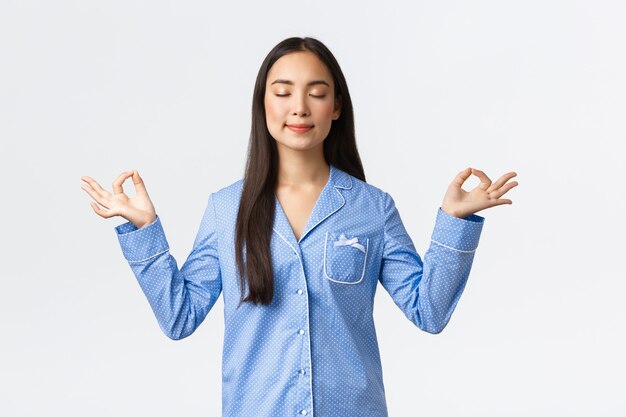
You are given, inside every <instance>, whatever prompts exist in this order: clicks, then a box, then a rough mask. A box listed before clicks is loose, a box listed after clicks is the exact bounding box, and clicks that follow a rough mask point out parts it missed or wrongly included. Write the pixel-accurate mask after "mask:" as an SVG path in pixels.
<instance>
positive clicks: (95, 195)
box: [80, 184, 108, 208]
mask: <svg viewBox="0 0 626 417" xmlns="http://www.w3.org/2000/svg"><path fill="white" fill-rule="evenodd" d="M80 188H82V189H83V190H85V192H86V193H87V194H89V195H90V196H91V198H93V199H94V200H96V201H97V202H98V203H99V204H100V205H102V206H103V207H106V208H108V201H107V199H105V198H104V197H102V196H101V195H100V194H98V193H96V191H95V190H94V189H93V188H91V187H90V186H89V185H86V184H83V185H81V186H80ZM91 204H94V203H93V202H91Z"/></svg>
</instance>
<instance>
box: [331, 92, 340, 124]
mask: <svg viewBox="0 0 626 417" xmlns="http://www.w3.org/2000/svg"><path fill="white" fill-rule="evenodd" d="M341 104H342V103H341V96H336V97H335V108H334V109H333V120H337V119H339V116H340V115H341Z"/></svg>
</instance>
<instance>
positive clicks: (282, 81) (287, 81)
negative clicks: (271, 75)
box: [270, 79, 330, 87]
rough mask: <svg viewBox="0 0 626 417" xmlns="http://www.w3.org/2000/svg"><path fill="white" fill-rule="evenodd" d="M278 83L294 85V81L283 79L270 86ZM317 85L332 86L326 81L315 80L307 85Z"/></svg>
mask: <svg viewBox="0 0 626 417" xmlns="http://www.w3.org/2000/svg"><path fill="white" fill-rule="evenodd" d="M276 83H280V84H289V85H293V81H291V80H282V79H277V80H274V81H273V82H272V84H270V85H274V84H276ZM317 84H324V85H326V86H328V87H330V85H329V84H328V83H327V82H326V81H324V80H313V81H309V82H308V83H307V85H317Z"/></svg>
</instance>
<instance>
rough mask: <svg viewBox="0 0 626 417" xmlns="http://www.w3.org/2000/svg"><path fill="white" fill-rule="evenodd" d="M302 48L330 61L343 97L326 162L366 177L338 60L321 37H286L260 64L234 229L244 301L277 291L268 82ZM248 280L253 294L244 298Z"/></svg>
mask: <svg viewBox="0 0 626 417" xmlns="http://www.w3.org/2000/svg"><path fill="white" fill-rule="evenodd" d="M298 51H310V52H313V53H314V54H315V55H316V56H317V57H318V58H319V59H320V60H321V61H322V62H323V63H324V64H325V65H326V67H327V68H328V70H329V71H330V73H331V74H332V77H333V82H334V84H335V91H334V93H335V100H339V101H340V103H341V113H340V115H339V118H338V119H337V120H334V121H333V122H332V125H331V128H330V132H329V133H328V136H326V138H325V139H324V145H323V146H324V158H325V159H326V162H327V163H329V164H333V165H335V166H336V167H337V168H339V169H341V170H343V171H345V172H347V173H348V174H350V175H352V176H354V177H356V178H359V179H360V180H362V181H365V173H364V172H363V165H362V164H361V158H360V157H359V153H358V151H357V146H356V138H355V134H354V113H353V111H352V101H351V100H350V93H349V92H348V85H347V83H346V80H345V78H344V76H343V73H342V71H341V68H340V67H339V64H338V63H337V60H336V59H335V57H334V56H333V54H332V53H331V52H330V50H329V49H328V48H327V47H326V46H325V45H324V44H322V43H321V42H320V41H318V40H317V39H314V38H309V37H305V38H298V37H292V38H287V39H285V40H283V41H281V42H280V43H278V44H277V45H276V46H275V47H274V48H273V49H272V50H271V51H270V52H269V53H268V55H267V56H266V57H265V60H264V61H263V63H262V64H261V68H260V69H259V73H258V75H257V78H256V82H255V85H254V95H253V97H252V127H251V130H250V140H249V142H248V155H247V161H246V167H245V173H244V182H243V190H242V194H241V200H240V204H239V212H238V214H237V224H236V232H235V233H236V234H235V254H236V261H237V268H238V272H239V278H240V289H241V300H240V304H239V305H241V302H249V301H251V302H253V303H254V304H255V305H256V304H257V303H261V304H263V305H269V304H270V303H271V302H272V299H273V296H274V278H273V275H272V262H271V261H272V259H271V253H270V240H271V238H272V226H273V220H274V208H275V198H276V197H275V185H276V181H277V176H278V150H277V147H276V141H275V139H274V138H273V137H272V136H271V134H270V132H269V130H268V129H267V124H266V119H265V104H264V98H265V84H266V81H267V74H268V73H269V71H270V69H271V67H272V65H273V64H274V63H275V62H276V61H277V60H278V59H279V58H280V57H282V56H283V55H286V54H289V53H292V52H298ZM268 219H270V220H271V221H268ZM244 251H245V254H244ZM244 258H245V260H244ZM244 270H245V273H244ZM246 277H247V279H246ZM246 282H247V284H248V289H249V294H248V295H247V296H246V297H245V298H243V294H244V293H245V286H246Z"/></svg>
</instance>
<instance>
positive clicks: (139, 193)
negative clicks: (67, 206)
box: [80, 169, 156, 228]
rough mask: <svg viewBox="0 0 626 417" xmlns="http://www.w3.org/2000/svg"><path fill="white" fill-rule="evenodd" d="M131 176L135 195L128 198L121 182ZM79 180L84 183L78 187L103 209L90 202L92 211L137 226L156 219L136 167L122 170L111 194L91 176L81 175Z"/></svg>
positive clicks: (139, 226) (106, 217)
mask: <svg viewBox="0 0 626 417" xmlns="http://www.w3.org/2000/svg"><path fill="white" fill-rule="evenodd" d="M131 176H132V178H133V183H134V184H135V192H136V195H135V196H134V197H132V198H129V197H128V196H127V195H126V194H124V189H123V188H122V184H123V183H124V181H126V179H127V178H128V177H131ZM81 180H83V181H85V182H86V184H83V185H81V187H80V188H82V189H83V190H85V191H86V192H87V194H89V195H90V196H91V197H92V198H93V199H94V200H96V202H97V203H98V204H100V205H101V206H102V207H104V208H105V209H106V210H105V209H102V208H100V207H99V206H98V204H96V203H94V202H93V201H92V202H91V207H92V208H93V211H95V213H96V214H97V215H98V216H100V217H104V218H105V219H108V218H109V217H113V216H121V217H123V218H125V219H126V220H128V221H129V222H131V223H133V224H134V225H135V226H136V227H137V228H142V227H143V226H145V225H147V224H150V223H152V222H153V221H154V220H155V219H156V211H155V210H154V206H153V205H152V201H150V197H149V196H148V191H147V190H146V187H145V185H144V183H143V180H142V179H141V177H140V176H139V173H138V172H137V170H136V169H133V170H132V171H126V172H122V173H121V174H120V176H119V177H117V179H116V180H115V181H114V182H113V194H111V193H110V192H108V191H107V190H105V189H103V188H102V187H101V186H100V184H98V183H97V182H96V180H94V179H93V178H91V177H87V176H84V177H81Z"/></svg>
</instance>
